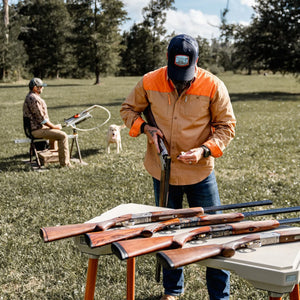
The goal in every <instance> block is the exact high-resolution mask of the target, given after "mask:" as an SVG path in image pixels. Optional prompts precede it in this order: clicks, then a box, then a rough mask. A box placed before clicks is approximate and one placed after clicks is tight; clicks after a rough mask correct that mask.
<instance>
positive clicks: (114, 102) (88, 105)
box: [48, 98, 125, 110]
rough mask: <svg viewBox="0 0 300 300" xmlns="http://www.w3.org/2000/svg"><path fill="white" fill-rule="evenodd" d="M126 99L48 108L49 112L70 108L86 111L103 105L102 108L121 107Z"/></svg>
mask: <svg viewBox="0 0 300 300" xmlns="http://www.w3.org/2000/svg"><path fill="white" fill-rule="evenodd" d="M124 100H125V98H122V99H115V100H114V101H112V102H107V103H85V104H74V105H60V106H48V110H52V109H53V110H54V109H65V108H70V107H76V108H78V107H82V108H83V109H86V108H88V107H91V106H93V105H95V104H97V105H101V106H121V104H122V103H123V102H124Z"/></svg>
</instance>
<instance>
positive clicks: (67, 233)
mask: <svg viewBox="0 0 300 300" xmlns="http://www.w3.org/2000/svg"><path fill="white" fill-rule="evenodd" d="M270 204H272V201H271V200H262V201H254V202H248V203H247V202H246V203H236V204H227V205H220V206H210V207H206V208H202V207H193V208H183V209H169V210H163V211H154V212H146V213H137V214H126V215H122V216H119V217H116V218H112V219H110V220H105V221H101V222H98V223H82V224H71V225H62V226H52V227H42V228H41V229H40V236H41V238H42V239H43V240H44V242H52V241H55V240H60V239H63V238H68V237H74V236H77V235H80V234H84V233H87V232H93V231H104V230H106V229H108V228H112V227H119V226H126V225H128V224H130V225H133V224H143V223H151V222H159V221H163V220H168V219H173V218H179V217H191V216H196V215H201V214H204V213H210V212H215V211H221V210H228V209H238V208H245V207H254V206H262V205H270Z"/></svg>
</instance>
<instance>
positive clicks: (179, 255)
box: [156, 218, 300, 269]
mask: <svg viewBox="0 0 300 300" xmlns="http://www.w3.org/2000/svg"><path fill="white" fill-rule="evenodd" d="M292 220H293V219H290V223H298V222H300V218H295V219H294V221H292ZM283 221H284V220H281V222H282V223H284V222H283ZM299 241H300V228H297V229H287V230H280V231H279V230H277V231H273V232H263V233H255V234H249V235H246V236H245V237H242V238H240V239H238V240H235V241H232V242H229V243H225V244H214V245H207V246H196V247H190V248H181V249H173V250H166V251H161V252H158V253H157V254H156V257H157V259H158V261H159V262H160V263H161V264H162V265H163V266H164V267H165V268H166V269H175V268H178V267H182V266H185V265H188V264H191V263H194V262H197V261H200V260H204V259H206V258H210V257H214V256H217V255H223V256H225V257H231V256H233V255H234V253H235V250H236V249H240V248H246V247H248V248H249V247H252V246H253V245H259V244H260V245H262V246H264V245H273V244H279V243H287V242H299Z"/></svg>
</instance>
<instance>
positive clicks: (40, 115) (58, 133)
mask: <svg viewBox="0 0 300 300" xmlns="http://www.w3.org/2000/svg"><path fill="white" fill-rule="evenodd" d="M45 86H47V84H45V83H43V81H42V80H41V79H39V78H33V79H31V80H30V82H29V93H28V94H27V96H26V98H25V102H24V105H23V117H27V118H29V119H30V127H31V134H32V136H33V137H35V138H38V139H47V140H49V141H50V145H51V144H52V145H54V141H57V144H58V155H59V163H60V165H61V166H63V167H71V163H70V153H69V142H68V136H67V134H66V133H65V132H64V131H62V130H61V128H62V126H61V124H57V125H54V124H52V123H51V122H50V119H49V116H48V110H47V105H46V102H45V101H44V100H43V99H42V98H41V96H40V94H41V93H42V91H43V88H44V87H45Z"/></svg>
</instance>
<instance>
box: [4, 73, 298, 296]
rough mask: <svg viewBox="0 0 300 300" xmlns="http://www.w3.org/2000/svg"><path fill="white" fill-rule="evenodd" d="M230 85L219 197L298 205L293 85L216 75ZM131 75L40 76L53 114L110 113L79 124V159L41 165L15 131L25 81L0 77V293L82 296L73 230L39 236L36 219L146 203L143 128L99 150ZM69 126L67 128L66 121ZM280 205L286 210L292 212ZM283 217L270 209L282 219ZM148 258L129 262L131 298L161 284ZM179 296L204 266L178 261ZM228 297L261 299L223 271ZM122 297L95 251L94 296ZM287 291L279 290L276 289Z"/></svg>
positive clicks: (272, 78) (73, 219)
mask: <svg viewBox="0 0 300 300" xmlns="http://www.w3.org/2000/svg"><path fill="white" fill-rule="evenodd" d="M220 77H221V78H222V79H223V80H224V82H225V84H226V85H227V87H228V89H229V92H230V94H231V98H232V102H233V107H234V111H235V114H236V117H237V131H236V137H235V139H234V140H233V141H232V143H231V144H230V146H229V147H228V148H227V150H226V152H225V153H224V155H223V157H221V158H219V159H217V160H216V175H217V180H218V184H219V191H220V196H221V199H222V202H223V204H229V203H235V202H246V201H256V200H262V199H271V200H273V203H274V205H273V206H274V207H283V206H295V205H299V202H300V201H299V199H300V187H299V162H300V144H299V129H300V124H299V120H300V85H299V81H297V80H296V79H295V78H294V77H292V76H287V75H286V76H281V75H269V76H262V75H253V76H243V75H232V74H224V75H222V76H220ZM138 80H139V78H137V77H132V78H130V77H128V78H103V80H102V83H101V85H99V86H95V85H93V80H63V79H62V80H45V81H46V82H47V83H48V85H49V86H48V87H46V88H45V91H44V94H43V98H44V99H45V100H46V102H47V104H48V109H49V114H50V118H51V120H52V121H53V122H56V123H58V122H63V119H64V118H67V117H70V116H72V115H74V114H75V113H78V112H80V111H82V110H83V109H85V108H87V107H89V106H91V105H93V104H99V105H102V106H104V107H106V108H107V109H109V110H110V112H111V116H112V117H111V119H110V121H109V122H108V124H106V125H104V126H103V127H101V128H99V129H97V130H94V131H89V132H80V133H79V144H80V148H81V152H82V156H83V160H84V161H85V162H87V163H88V165H87V166H80V165H76V167H75V168H74V169H71V170H66V169H61V168H59V167H58V166H57V165H54V164H52V165H51V166H50V167H49V170H47V171H45V172H35V171H32V169H31V167H30V166H29V165H28V164H27V163H26V161H28V159H29V155H28V150H29V144H15V143H14V140H15V139H21V138H24V137H25V136H24V133H23V128H22V104H23V101H24V98H25V95H26V93H27V91H28V89H27V81H24V82H18V83H16V84H0V112H1V115H0V125H1V132H0V140H1V148H0V183H1V194H0V213H1V218H0V224H1V226H0V247H1V251H0V274H1V275H0V299H1V300H8V299H26V300H27V299H34V300H35V299H36V300H37V299H39V300H41V299H51V300H52V299H83V298H84V290H85V283H86V271H87V264H88V257H87V255H85V254H82V253H80V252H79V250H78V249H77V247H76V246H75V245H74V242H73V239H66V240H61V241H57V242H53V243H48V244H44V243H43V242H42V240H41V238H40V236H39V228H40V227H44V226H53V225H58V224H61V225H63V224H72V223H82V222H84V221H87V220H89V219H92V218H93V217H95V216H97V215H100V214H101V213H103V212H105V211H107V210H109V209H112V208H113V207H115V206H117V205H119V204H123V203H140V204H147V205H153V204H154V197H153V192H152V181H151V178H150V176H149V175H148V174H147V173H146V171H145V170H144V168H143V163H142V160H143V156H144V152H145V147H146V140H145V136H141V137H140V138H138V139H134V138H131V137H129V135H128V129H127V128H126V129H124V130H123V131H122V141H123V152H122V153H121V154H120V155H117V154H116V151H115V148H114V147H112V151H111V152H112V153H111V154H110V155H108V154H106V152H105V135H106V130H107V128H108V125H109V124H113V123H115V124H122V120H121V118H120V116H119V110H120V105H121V103H122V101H123V100H124V98H125V97H126V96H127V95H128V93H129V92H130V91H131V89H132V87H133V86H134V85H135V83H136V82H137V81H138ZM66 131H67V132H68V133H71V130H70V129H69V128H67V129H66ZM295 216H296V213H295V214H290V215H289V217H295ZM283 217H284V216H278V218H283ZM154 269H155V259H154V256H151V255H148V256H145V257H139V258H137V261H136V299H137V300H150V299H159V297H160V295H161V293H162V286H161V284H158V283H156V282H155V279H154ZM185 277H186V291H185V295H184V297H182V299H191V300H193V299H195V300H196V299H197V300H198V299H208V296H207V292H206V288H205V276H204V269H203V268H201V267H199V266H198V265H196V264H194V265H190V266H187V267H186V268H185ZM231 294H232V297H231V299H234V300H238V299H241V300H246V299H253V300H254V299H264V298H265V299H266V298H267V293H266V292H264V291H259V290H256V289H254V288H253V287H252V286H251V285H250V284H249V283H247V282H246V281H244V280H243V279H241V278H239V277H238V276H237V275H235V274H232V279H231ZM125 298H126V262H120V261H119V260H118V259H117V258H116V257H114V256H105V257H101V258H100V260H99V269H98V277H97V286H96V292H95V299H103V300H104V299H105V300H106V299H107V300H108V299H109V300H111V299H114V300H115V299H116V300H119V299H125ZM286 299H287V298H286Z"/></svg>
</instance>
